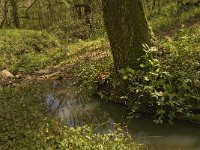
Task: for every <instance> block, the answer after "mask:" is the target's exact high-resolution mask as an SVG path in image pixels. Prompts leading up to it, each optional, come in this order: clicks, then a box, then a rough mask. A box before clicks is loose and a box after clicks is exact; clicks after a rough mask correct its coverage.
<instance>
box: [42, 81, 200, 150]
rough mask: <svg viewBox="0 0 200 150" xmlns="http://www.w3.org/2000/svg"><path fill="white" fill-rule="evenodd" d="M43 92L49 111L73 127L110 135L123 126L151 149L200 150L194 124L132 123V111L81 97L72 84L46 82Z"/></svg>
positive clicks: (147, 119) (146, 119)
mask: <svg viewBox="0 0 200 150" xmlns="http://www.w3.org/2000/svg"><path fill="white" fill-rule="evenodd" d="M44 87H45V88H44ZM43 89H44V92H43V93H44V99H45V104H46V105H47V106H48V111H50V112H51V113H52V114H53V115H54V116H55V117H56V118H58V119H61V120H62V121H63V122H64V123H66V124H67V125H68V126H70V127H77V126H83V125H88V126H92V127H95V128H96V130H95V131H96V132H100V133H107V132H108V131H112V130H114V124H115V123H120V124H121V126H122V127H124V126H127V127H126V131H128V133H129V134H131V135H132V136H133V138H134V140H136V141H138V142H141V143H144V144H146V145H147V146H148V147H149V149H150V150H200V128H199V127H196V126H194V125H192V124H189V123H186V122H182V121H176V122H175V124H174V125H168V124H167V125H155V124H154V123H152V119H151V117H149V116H143V117H140V118H136V119H131V120H130V119H128V118H127V117H128V114H129V111H128V110H127V109H125V108H123V107H122V106H120V105H118V104H115V103H112V102H105V101H102V100H99V99H96V98H88V97H87V96H85V95H81V96H80V95H79V94H78V88H77V86H76V85H75V84H74V83H73V82H72V81H51V82H48V83H43Z"/></svg>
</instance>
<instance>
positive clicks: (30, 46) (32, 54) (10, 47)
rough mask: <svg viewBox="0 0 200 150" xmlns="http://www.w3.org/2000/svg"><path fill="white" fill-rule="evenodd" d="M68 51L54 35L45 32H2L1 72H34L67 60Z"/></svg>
mask: <svg viewBox="0 0 200 150" xmlns="http://www.w3.org/2000/svg"><path fill="white" fill-rule="evenodd" d="M66 51H67V50H66V49H63V48H62V46H61V44H60V43H59V41H58V40H57V39H56V38H55V37H54V36H53V35H50V34H48V33H46V32H43V31H33V30H17V29H13V30H12V29H3V30H1V31H0V53H1V56H0V70H2V69H7V70H10V71H11V72H14V73H17V72H20V71H21V72H25V73H30V72H34V71H35V70H39V69H42V68H44V67H46V66H50V65H57V64H58V63H59V62H61V61H62V60H64V59H67V57H66Z"/></svg>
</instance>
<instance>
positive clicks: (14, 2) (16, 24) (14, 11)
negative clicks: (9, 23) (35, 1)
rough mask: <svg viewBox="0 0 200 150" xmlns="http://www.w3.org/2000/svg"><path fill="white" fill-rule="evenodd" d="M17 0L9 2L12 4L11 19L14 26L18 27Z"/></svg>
mask: <svg viewBox="0 0 200 150" xmlns="http://www.w3.org/2000/svg"><path fill="white" fill-rule="evenodd" d="M17 3H18V0H10V4H11V6H12V15H13V21H14V24H15V27H16V28H20V21H19V14H18V6H17Z"/></svg>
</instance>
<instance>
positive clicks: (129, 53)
mask: <svg viewBox="0 0 200 150" xmlns="http://www.w3.org/2000/svg"><path fill="white" fill-rule="evenodd" d="M103 12H104V21H105V26H106V30H107V34H108V38H109V40H110V45H111V50H112V54H113V59H114V66H115V69H116V70H118V69H120V68H124V67H131V68H133V69H139V65H140V62H139V61H138V59H139V58H141V56H143V54H144V53H145V52H144V49H143V44H147V45H150V44H151V40H150V34H149V28H148V24H147V20H146V17H145V14H144V9H143V4H142V1H141V0H103Z"/></svg>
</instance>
